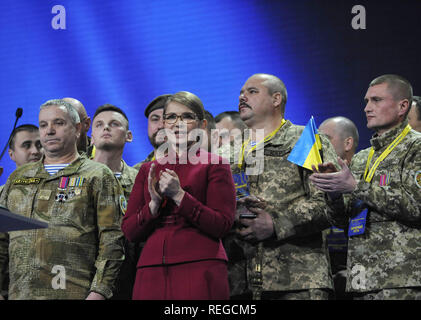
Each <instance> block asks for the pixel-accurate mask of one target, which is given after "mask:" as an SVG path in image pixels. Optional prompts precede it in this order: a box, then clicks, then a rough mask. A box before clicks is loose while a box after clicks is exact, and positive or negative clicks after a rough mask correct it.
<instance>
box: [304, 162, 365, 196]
mask: <svg viewBox="0 0 421 320" xmlns="http://www.w3.org/2000/svg"><path fill="white" fill-rule="evenodd" d="M338 162H339V165H340V166H341V170H340V171H338V170H337V169H336V167H335V166H334V165H333V163H331V162H328V163H322V164H319V165H318V166H317V168H316V167H315V166H314V165H312V168H313V172H314V173H313V174H312V175H311V176H310V178H309V179H310V181H311V182H312V183H313V184H314V185H315V186H316V188H318V189H319V190H321V191H324V192H326V193H327V194H328V195H329V197H330V198H331V199H336V198H338V197H340V195H341V194H343V193H351V192H352V191H354V190H355V188H356V186H357V181H356V180H355V178H354V176H353V175H352V172H351V170H350V169H349V167H348V162H347V161H346V160H342V159H341V158H339V157H338Z"/></svg>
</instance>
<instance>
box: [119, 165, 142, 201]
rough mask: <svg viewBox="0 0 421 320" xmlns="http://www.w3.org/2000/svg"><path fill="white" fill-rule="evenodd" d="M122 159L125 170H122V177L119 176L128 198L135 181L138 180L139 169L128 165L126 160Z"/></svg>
mask: <svg viewBox="0 0 421 320" xmlns="http://www.w3.org/2000/svg"><path fill="white" fill-rule="evenodd" d="M121 161H122V162H123V170H121V176H120V178H118V181H119V182H120V184H121V186H122V187H123V190H124V195H125V197H126V199H127V200H128V199H129V196H130V193H131V192H132V188H133V185H134V181H135V180H136V176H137V173H138V172H139V170H136V169H135V168H133V167H130V166H128V165H127V163H126V162H125V161H124V160H121Z"/></svg>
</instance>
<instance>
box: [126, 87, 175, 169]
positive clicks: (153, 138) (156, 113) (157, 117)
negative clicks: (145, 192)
mask: <svg viewBox="0 0 421 320" xmlns="http://www.w3.org/2000/svg"><path fill="white" fill-rule="evenodd" d="M169 97H171V94H162V95H160V96H158V97H156V98H155V99H153V100H152V101H151V103H149V104H148V106H147V107H146V109H145V117H146V118H147V119H148V138H149V142H150V143H151V145H152V147H153V151H152V152H151V153H150V154H149V155H148V156H147V157H146V159H145V160H143V161H141V162H139V163H137V164H135V165H134V166H133V168H135V169H137V170H139V168H140V167H141V165H142V164H143V163H145V162H149V161H152V160H154V159H155V152H156V150H157V149H158V147H159V146H160V145H161V144H162V143H164V140H163V139H162V137H160V136H158V132H159V131H160V130H161V129H163V128H164V117H163V115H164V106H165V102H167V99H168V98H169Z"/></svg>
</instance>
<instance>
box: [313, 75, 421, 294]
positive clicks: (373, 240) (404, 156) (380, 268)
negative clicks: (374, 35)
mask: <svg viewBox="0 0 421 320" xmlns="http://www.w3.org/2000/svg"><path fill="white" fill-rule="evenodd" d="M365 102H366V106H365V108H364V111H365V114H366V117H367V127H368V128H369V129H372V130H374V131H375V134H374V135H373V137H372V139H371V140H370V143H371V148H367V149H365V150H362V151H360V152H358V153H357V154H356V155H355V156H354V157H353V159H352V162H351V164H350V167H349V168H348V166H347V165H346V163H344V162H343V161H341V160H340V159H339V163H340V165H341V168H342V169H341V170H340V171H339V172H336V171H337V170H335V169H333V168H332V167H331V165H330V164H329V163H325V164H323V165H319V166H318V167H319V170H320V171H322V172H324V173H314V174H313V175H312V177H311V181H312V182H313V184H315V185H316V186H317V187H318V188H319V189H320V190H322V191H325V192H327V194H328V197H329V199H330V201H329V202H328V203H329V204H330V206H331V207H332V208H333V209H335V210H336V214H337V215H338V216H339V217H341V218H342V217H345V218H351V219H350V221H349V228H347V230H348V236H349V239H348V259H347V283H346V290H347V292H349V293H351V294H352V295H353V297H354V298H355V299H363V300H373V299H376V300H384V299H421V263H420V261H421V251H420V250H419V241H420V238H421V229H420V221H421V206H420V203H421V192H420V189H421V152H420V151H421V135H420V134H419V133H418V132H416V131H415V130H412V129H411V127H410V126H409V125H408V120H407V114H408V111H409V108H410V106H411V102H412V86H411V84H410V83H409V81H408V80H406V79H404V78H403V77H401V76H398V75H393V74H387V75H382V76H380V77H377V78H376V79H374V80H373V81H372V82H371V83H370V85H369V87H368V90H367V93H366V95H365ZM314 170H316V168H314ZM344 213H345V214H344ZM347 220H348V219H347Z"/></svg>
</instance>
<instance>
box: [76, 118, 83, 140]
mask: <svg viewBox="0 0 421 320" xmlns="http://www.w3.org/2000/svg"><path fill="white" fill-rule="evenodd" d="M75 128H76V137H77V139H79V138H80V135H81V133H82V123H80V122H79V123H76V124H75Z"/></svg>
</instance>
